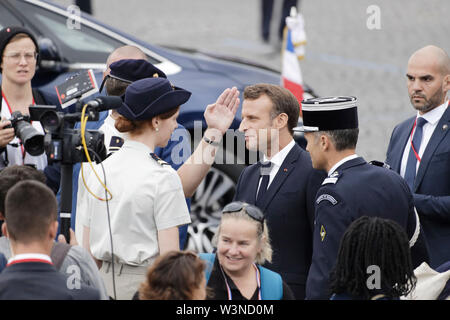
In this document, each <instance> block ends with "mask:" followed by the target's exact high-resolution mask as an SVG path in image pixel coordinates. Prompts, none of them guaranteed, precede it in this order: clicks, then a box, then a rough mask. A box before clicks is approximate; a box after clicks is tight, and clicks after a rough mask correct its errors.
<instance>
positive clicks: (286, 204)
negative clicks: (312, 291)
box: [234, 145, 325, 299]
mask: <svg viewBox="0 0 450 320" xmlns="http://www.w3.org/2000/svg"><path fill="white" fill-rule="evenodd" d="M260 164H261V163H260V162H258V163H256V164H253V165H251V166H249V167H247V168H245V169H244V171H243V172H242V173H241V176H240V177H239V181H238V184H237V188H236V194H235V197H234V199H235V200H239V201H245V202H247V203H250V204H255V202H256V190H257V188H258V182H259V178H260V170H259V169H260ZM324 177H325V173H324V172H320V171H316V170H314V169H313V168H312V165H311V158H310V156H309V154H308V153H307V152H306V151H304V150H302V149H301V148H300V147H299V146H298V145H295V146H294V147H293V148H292V149H291V151H290V152H289V153H288V155H287V157H286V158H285V160H284V162H283V164H282V166H281V167H280V169H279V170H278V173H277V175H276V176H275V178H274V179H273V181H272V183H271V184H270V186H269V188H268V189H267V192H266V194H265V200H264V202H263V204H262V207H261V208H260V209H261V210H262V211H263V212H264V214H265V216H266V221H267V224H268V229H269V237H270V240H271V244H272V249H273V257H272V263H271V264H265V265H264V266H265V267H267V268H268V269H271V270H273V271H275V272H278V273H279V274H281V276H282V278H283V280H284V281H285V282H286V283H287V284H288V285H289V287H290V288H291V289H292V291H293V293H294V295H295V297H296V299H303V298H304V297H305V285H306V276H307V274H308V270H309V266H310V264H311V256H312V230H313V223H314V200H315V196H316V192H317V189H318V188H319V186H320V184H321V183H322V180H323V179H324Z"/></svg>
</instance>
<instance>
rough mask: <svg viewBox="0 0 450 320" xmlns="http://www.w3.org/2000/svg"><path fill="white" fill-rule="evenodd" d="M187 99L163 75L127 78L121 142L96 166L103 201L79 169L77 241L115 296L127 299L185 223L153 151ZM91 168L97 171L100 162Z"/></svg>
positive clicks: (176, 190)
mask: <svg viewBox="0 0 450 320" xmlns="http://www.w3.org/2000/svg"><path fill="white" fill-rule="evenodd" d="M190 96H191V93H190V92H189V91H186V90H184V89H181V88H177V87H172V85H171V84H170V82H169V81H168V80H167V79H164V78H145V79H142V80H138V81H135V82H133V83H132V84H131V85H130V86H128V87H127V89H126V91H125V95H124V97H123V99H124V101H123V103H122V105H121V107H120V108H118V109H117V112H118V114H119V117H118V118H117V119H116V122H115V127H116V128H117V129H118V130H119V131H120V132H123V133H125V134H126V139H125V142H124V144H123V146H122V148H121V149H120V150H119V151H117V152H115V153H114V154H113V155H111V156H110V157H108V158H107V159H106V160H104V161H103V162H102V163H101V165H102V166H103V168H104V171H105V176H106V188H107V190H108V193H107V197H108V202H107V203H106V199H105V190H106V188H105V186H104V185H102V184H101V183H100V182H99V181H98V180H97V177H96V175H95V174H93V173H92V171H91V170H89V171H88V170H85V169H84V167H83V168H82V171H81V172H82V174H80V179H81V180H82V179H83V176H86V175H87V173H89V175H88V177H87V178H84V179H85V180H86V186H85V185H84V183H83V182H82V181H80V182H79V183H78V188H79V189H78V199H77V200H78V201H77V212H85V213H86V214H84V215H82V218H81V219H82V225H83V246H84V247H85V248H87V249H90V250H91V253H92V255H93V256H94V257H95V259H97V261H98V264H101V269H100V274H101V275H102V276H103V279H104V281H105V285H106V288H107V291H108V293H109V295H110V296H112V297H115V298H117V299H131V298H132V297H133V294H134V293H135V292H136V290H137V289H138V287H139V284H140V283H141V282H142V281H144V279H145V274H146V271H147V268H148V267H149V266H150V265H152V263H153V262H154V261H155V259H156V258H157V257H158V256H159V255H161V254H164V253H165V252H168V251H171V250H179V249H180V248H179V238H178V226H179V225H184V224H187V223H190V222H191V220H190V215H189V212H188V209H187V205H186V201H185V198H184V194H183V189H182V186H181V182H180V178H179V177H178V175H177V173H176V172H175V170H173V169H172V168H171V167H170V165H168V164H167V163H165V162H164V161H162V160H161V159H159V158H158V157H157V156H156V155H155V154H154V153H153V152H154V150H155V148H156V147H164V146H165V145H166V144H167V143H168V141H169V139H170V137H171V135H172V132H173V131H174V130H175V128H176V127H177V126H178V124H177V117H178V114H179V108H180V106H181V105H182V104H184V103H185V102H186V101H188V99H189V97H190ZM94 168H95V170H96V171H97V173H98V174H100V175H101V176H102V168H101V167H100V165H97V166H96V167H94ZM83 170H84V171H83ZM83 172H84V174H83ZM88 188H89V190H88ZM91 193H92V194H91ZM108 208H109V213H108V211H107V209H108ZM109 227H110V228H111V234H110V233H109ZM111 238H112V239H111ZM111 240H112V244H111ZM111 246H113V249H111ZM113 268H114V269H113ZM113 270H114V271H113ZM113 272H114V274H115V277H114V278H113V276H112V273H113ZM113 279H114V281H113ZM114 287H115V288H116V290H114ZM114 291H115V292H114Z"/></svg>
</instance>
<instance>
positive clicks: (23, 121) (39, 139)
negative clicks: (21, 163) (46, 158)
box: [5, 111, 44, 156]
mask: <svg viewBox="0 0 450 320" xmlns="http://www.w3.org/2000/svg"><path fill="white" fill-rule="evenodd" d="M9 121H11V124H10V125H8V126H6V127H5V128H14V134H15V135H16V137H18V138H19V139H20V140H21V141H22V143H23V146H24V148H25V151H26V152H28V153H29V154H31V155H32V156H38V155H41V154H42V153H44V135H43V134H42V133H40V132H39V131H37V130H36V129H35V128H34V127H33V126H32V125H31V123H30V117H29V116H26V115H23V114H22V113H21V112H20V111H14V112H13V113H12V114H11V118H10V119H9Z"/></svg>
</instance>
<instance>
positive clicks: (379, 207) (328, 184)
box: [303, 97, 428, 299]
mask: <svg viewBox="0 0 450 320" xmlns="http://www.w3.org/2000/svg"><path fill="white" fill-rule="evenodd" d="M303 123H304V127H303V129H304V131H305V138H306V141H307V142H308V144H307V147H306V150H308V151H309V153H310V155H311V160H312V164H313V167H314V168H315V169H321V170H326V171H327V172H328V177H327V178H326V179H325V180H324V181H323V183H322V186H321V187H320V189H319V191H318V192H317V196H316V211H315V217H316V219H315V226H314V235H313V237H314V240H313V241H314V242H313V248H314V250H313V257H312V264H311V268H310V270H309V274H308V281H307V284H306V297H307V299H329V298H330V296H331V292H330V289H329V284H330V281H329V277H330V271H331V270H332V268H333V266H334V264H335V262H336V257H337V254H338V249H339V244H340V241H341V238H342V236H343V234H344V232H345V231H346V229H347V228H348V226H349V225H350V224H351V223H352V222H353V221H354V220H356V219H358V218H359V217H361V216H375V217H380V218H384V219H390V220H393V221H395V222H397V223H398V224H399V225H400V226H401V227H403V228H404V229H405V231H406V233H407V235H408V237H409V239H410V241H409V245H410V247H411V248H412V249H411V256H412V260H413V261H412V262H413V265H414V267H417V266H419V265H420V264H421V263H422V262H423V261H428V253H427V248H426V244H425V240H424V237H423V235H422V233H421V232H420V223H419V221H418V219H417V218H416V214H415V212H414V205H413V200H412V195H411V192H410V190H409V188H408V186H407V185H406V183H405V181H404V180H403V179H402V178H401V177H400V176H399V175H398V174H397V173H395V172H394V171H392V170H388V169H387V168H383V167H381V166H376V165H372V164H368V163H367V162H366V161H365V160H364V159H363V158H361V157H359V156H358V155H356V153H355V149H356V143H357V141H358V133H359V129H358V114H357V106H356V98H355V97H329V98H314V99H309V100H307V101H304V102H303ZM381 236H382V235H381ZM371 275H372V274H371V273H370V272H368V275H367V277H368V278H369V276H371ZM381 281H382V279H381ZM378 289H379V288H378Z"/></svg>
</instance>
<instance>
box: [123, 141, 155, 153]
mask: <svg viewBox="0 0 450 320" xmlns="http://www.w3.org/2000/svg"><path fill="white" fill-rule="evenodd" d="M124 147H127V148H132V149H138V150H143V151H145V152H148V153H152V152H153V150H152V149H150V147H149V146H147V145H146V144H144V143H142V142H139V141H136V140H130V139H126V140H125V142H124V143H123V146H122V148H124Z"/></svg>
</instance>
